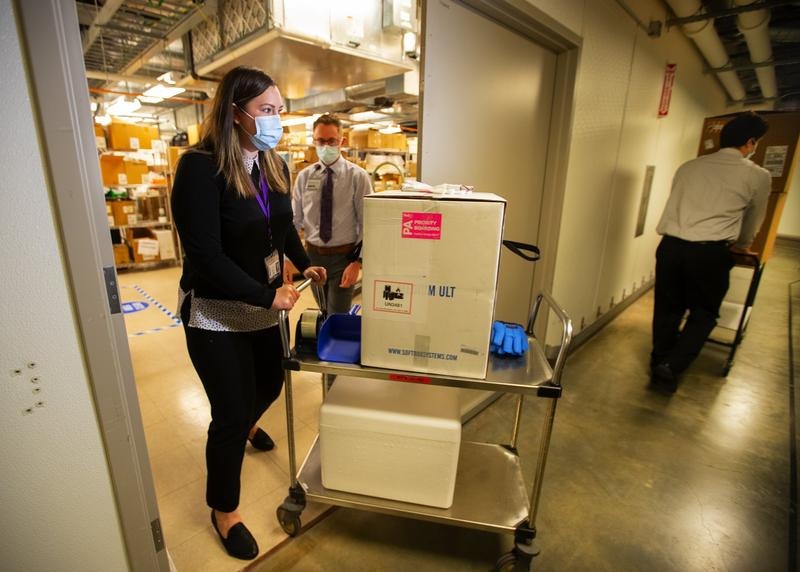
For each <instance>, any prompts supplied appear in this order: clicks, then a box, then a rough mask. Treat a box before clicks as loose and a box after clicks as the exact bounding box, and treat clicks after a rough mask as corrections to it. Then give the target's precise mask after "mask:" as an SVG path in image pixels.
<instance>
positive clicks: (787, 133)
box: [697, 111, 800, 193]
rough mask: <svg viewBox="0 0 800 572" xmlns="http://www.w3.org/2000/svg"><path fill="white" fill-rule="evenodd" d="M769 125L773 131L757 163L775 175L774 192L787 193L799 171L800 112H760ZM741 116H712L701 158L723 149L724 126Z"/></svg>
mask: <svg viewBox="0 0 800 572" xmlns="http://www.w3.org/2000/svg"><path fill="white" fill-rule="evenodd" d="M758 114H759V115H761V116H762V117H764V119H766V120H767V122H768V123H769V130H768V131H767V133H766V134H765V135H764V137H762V139H761V140H760V141H759V142H758V147H757V148H756V152H755V154H754V155H753V157H752V159H753V162H754V163H756V164H757V165H761V166H762V167H764V168H765V169H767V170H768V171H769V172H770V173H771V174H772V192H773V193H786V192H788V191H789V188H790V187H791V183H792V174H793V171H794V170H795V169H796V168H797V162H798V156H800V152H798V150H797V149H798V142H800V112H796V111H795V112H783V111H759V112H758ZM736 115H737V114H735V113H734V114H728V115H719V116H716V117H708V118H706V120H705V122H704V123H703V133H702V135H701V137H700V149H699V150H698V153H697V154H698V155H708V154H709V153H714V152H716V151H718V150H719V134H720V131H721V130H722V127H723V126H724V125H725V124H726V123H727V122H728V121H729V120H731V119H732V118H733V117H735V116H736Z"/></svg>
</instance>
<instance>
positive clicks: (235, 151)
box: [195, 66, 289, 198]
mask: <svg viewBox="0 0 800 572" xmlns="http://www.w3.org/2000/svg"><path fill="white" fill-rule="evenodd" d="M274 85H275V82H274V81H273V79H272V78H271V77H269V76H268V75H267V74H265V73H264V72H263V71H261V70H260V69H257V68H252V67H247V66H239V67H235V68H233V69H232V70H230V71H229V72H228V73H226V74H225V77H223V78H222V81H221V82H220V84H219V87H218V88H217V94H216V96H215V97H214V103H213V105H212V107H211V113H210V114H209V115H208V116H207V117H206V119H205V121H204V122H203V137H202V139H201V140H200V142H199V143H198V144H197V145H196V147H195V149H196V150H198V151H200V152H208V153H213V154H214V155H215V156H216V159H217V172H218V173H222V175H223V176H224V177H225V179H226V180H227V181H228V183H229V184H230V185H231V186H233V188H235V189H236V192H237V193H238V194H239V196H241V197H244V198H248V197H254V196H255V195H256V189H255V186H254V185H253V180H252V179H251V178H250V175H249V174H248V173H247V171H245V168H244V161H243V160H242V147H241V144H240V143H239V133H238V131H237V129H236V125H235V124H234V117H233V111H234V105H235V106H236V107H238V108H239V109H243V108H244V106H245V105H246V104H247V102H248V101H250V100H251V99H253V98H254V97H257V96H259V95H261V94H262V93H264V92H265V91H266V90H267V89H269V88H270V87H272V86H274ZM259 157H260V160H259V165H258V167H259V169H260V171H261V172H262V173H263V174H264V175H265V176H266V178H267V182H268V183H269V187H270V189H272V190H274V191H278V192H280V193H287V192H288V191H289V181H287V180H286V174H285V172H284V165H285V163H284V162H283V159H281V157H280V155H278V153H277V152H276V151H275V150H274V149H269V150H267V151H264V152H263V153H259Z"/></svg>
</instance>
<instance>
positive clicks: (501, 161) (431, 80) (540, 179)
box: [420, 0, 556, 323]
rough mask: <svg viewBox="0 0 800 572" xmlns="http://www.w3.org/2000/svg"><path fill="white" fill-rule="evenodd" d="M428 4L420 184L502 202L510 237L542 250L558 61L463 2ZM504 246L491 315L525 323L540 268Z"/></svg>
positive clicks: (443, 0)
mask: <svg viewBox="0 0 800 572" xmlns="http://www.w3.org/2000/svg"><path fill="white" fill-rule="evenodd" d="M426 5H427V11H426V13H425V18H426V20H425V44H424V53H423V61H424V63H423V66H424V76H423V78H424V79H423V81H424V83H423V86H422V87H423V91H422V94H421V97H422V107H423V109H422V124H421V149H420V153H421V158H420V167H421V172H420V175H421V180H422V181H423V182H425V183H429V184H439V183H464V184H471V185H474V186H475V189H476V190H477V191H482V192H490V193H495V194H497V195H500V196H502V197H504V198H505V199H506V200H507V201H508V206H507V210H506V223H505V237H506V238H507V239H511V240H516V241H519V242H527V243H532V244H536V242H537V240H538V235H539V225H540V220H539V217H540V212H541V204H542V195H543V186H544V175H545V160H546V154H547V146H548V139H549V126H550V115H551V108H552V101H553V90H554V87H555V71H556V56H555V54H554V53H553V52H551V51H549V50H547V49H545V48H543V47H541V46H539V45H537V44H535V43H533V42H532V41H531V40H529V39H527V38H524V37H522V36H520V35H518V34H517V33H515V32H512V31H511V30H509V29H507V28H505V27H503V26H501V25H500V24H497V23H495V22H493V21H492V20H490V19H488V18H486V17H485V16H482V15H480V14H479V13H476V12H474V11H472V10H471V9H469V8H466V7H464V6H463V5H461V4H459V3H457V2H453V1H449V0H429V1H428V2H427V3H426ZM503 250H504V252H503V255H502V258H501V262H500V282H499V288H498V293H497V306H496V312H495V314H496V317H497V319H500V320H507V321H513V322H520V323H525V322H526V321H527V318H528V310H529V307H530V303H531V298H532V294H533V293H532V289H533V274H534V269H535V266H536V264H535V263H530V262H526V261H523V260H522V259H521V258H519V257H517V256H516V255H514V254H511V253H510V252H508V251H506V250H505V249H503ZM465 263H467V264H468V263H469V261H465Z"/></svg>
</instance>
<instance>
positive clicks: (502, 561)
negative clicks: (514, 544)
mask: <svg viewBox="0 0 800 572" xmlns="http://www.w3.org/2000/svg"><path fill="white" fill-rule="evenodd" d="M516 561H517V555H516V554H514V551H513V550H512V551H511V552H506V553H505V554H503V555H502V556H501V557H500V558H498V559H497V562H495V563H494V568H493V572H511V571H512V570H513V569H514V562H516Z"/></svg>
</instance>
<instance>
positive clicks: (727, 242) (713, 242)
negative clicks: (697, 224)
mask: <svg viewBox="0 0 800 572" xmlns="http://www.w3.org/2000/svg"><path fill="white" fill-rule="evenodd" d="M664 238H669V239H670V240H677V241H678V242H685V243H687V244H704V245H713V246H730V245H731V244H733V241H732V240H686V239H683V238H678V237H677V236H672V235H671V234H665V235H664Z"/></svg>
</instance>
